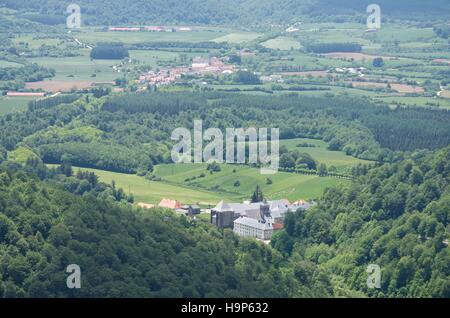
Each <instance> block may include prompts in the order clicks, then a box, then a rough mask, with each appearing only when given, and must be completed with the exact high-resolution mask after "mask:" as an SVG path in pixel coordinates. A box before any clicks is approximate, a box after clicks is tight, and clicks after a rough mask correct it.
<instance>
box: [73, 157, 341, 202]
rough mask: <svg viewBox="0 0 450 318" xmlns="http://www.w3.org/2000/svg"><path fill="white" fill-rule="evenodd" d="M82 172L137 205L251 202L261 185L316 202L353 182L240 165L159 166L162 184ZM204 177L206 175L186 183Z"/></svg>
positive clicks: (272, 192)
mask: <svg viewBox="0 0 450 318" xmlns="http://www.w3.org/2000/svg"><path fill="white" fill-rule="evenodd" d="M77 169H80V168H75V171H76V170H77ZM81 169H82V170H88V171H93V172H95V173H96V174H97V175H98V176H99V178H100V180H101V181H102V182H105V183H111V182H112V181H113V180H114V181H115V182H116V185H117V187H120V188H123V189H124V190H125V192H126V193H129V192H130V193H132V194H133V195H134V197H135V201H136V202H146V203H153V204H155V203H159V201H160V200H161V199H162V198H171V199H177V200H179V201H180V202H182V203H186V204H192V203H197V204H200V205H202V206H208V205H215V204H217V203H218V202H219V201H220V200H222V199H223V200H225V201H228V202H238V201H242V200H246V199H249V198H250V196H251V194H252V193H253V191H254V189H255V186H256V185H257V184H259V185H260V186H261V187H262V190H263V192H264V194H265V195H266V197H267V198H268V199H281V198H287V199H289V200H291V201H293V200H297V199H314V198H318V197H320V195H321V194H322V193H323V190H324V189H325V188H326V187H329V186H334V185H336V186H339V185H345V184H347V183H348V182H349V181H347V180H343V179H337V178H329V177H325V178H320V177H317V176H305V175H299V174H293V173H284V172H279V173H277V174H274V175H271V176H267V175H261V174H260V171H259V169H255V168H250V167H247V166H238V165H221V171H220V172H216V173H214V174H212V175H211V174H209V172H208V171H206V164H180V165H175V164H167V165H158V166H156V167H155V172H154V174H155V175H156V176H158V177H160V178H161V181H149V180H147V179H145V178H144V177H139V176H137V175H130V174H123V173H115V172H109V171H103V170H97V169H85V168H81ZM234 170H235V172H233V171H234ZM201 174H205V176H204V177H202V178H197V179H195V180H192V181H186V179H188V178H193V177H198V176H200V175H201ZM267 177H270V178H272V181H273V184H271V185H267V184H266V179H267ZM237 180H239V182H240V186H239V187H235V186H234V184H235V182H236V181H237Z"/></svg>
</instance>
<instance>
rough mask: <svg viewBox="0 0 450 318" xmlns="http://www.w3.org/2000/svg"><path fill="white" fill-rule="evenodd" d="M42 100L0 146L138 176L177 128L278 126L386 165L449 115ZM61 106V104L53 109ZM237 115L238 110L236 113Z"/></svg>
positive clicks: (438, 134) (351, 105) (279, 101)
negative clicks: (197, 125) (197, 124)
mask: <svg viewBox="0 0 450 318" xmlns="http://www.w3.org/2000/svg"><path fill="white" fill-rule="evenodd" d="M76 98H78V97H77V96H76V95H73V96H69V97H66V99H65V100H60V99H56V101H55V100H53V99H47V100H45V101H43V102H41V103H39V104H31V105H30V107H29V111H28V112H25V113H15V114H9V115H7V116H5V117H3V118H0V131H1V135H0V145H1V146H3V147H4V148H5V149H6V150H8V151H13V150H17V149H24V148H26V149H31V150H32V151H33V152H34V153H35V154H36V155H37V156H38V157H40V158H41V159H42V160H44V162H46V163H61V162H63V161H65V160H66V161H69V162H71V163H72V164H73V165H76V166H81V167H86V168H99V169H105V170H109V171H116V172H126V173H138V174H142V175H145V174H146V173H147V172H148V171H152V168H153V165H155V164H158V163H169V162H171V159H170V158H171V157H170V149H172V146H173V144H174V143H173V142H172V141H171V140H170V135H171V133H172V131H173V130H174V129H175V128H177V127H187V128H189V129H191V128H192V127H193V122H194V120H195V119H203V121H204V124H203V125H204V129H207V128H209V127H218V128H220V129H222V130H224V129H225V128H227V127H278V128H280V137H281V138H282V139H291V138H299V137H302V138H315V139H322V140H324V141H326V142H328V143H329V148H330V149H331V150H342V151H344V152H346V153H347V154H348V155H352V156H355V157H358V158H361V159H369V160H378V161H382V162H393V161H396V160H399V159H401V158H402V157H403V156H404V154H403V153H402V151H414V150H416V149H428V150H435V149H439V148H442V147H445V146H447V145H448V144H449V142H450V126H449V125H448V122H449V121H450V112H449V111H446V110H431V109H420V108H398V109H395V110H392V109H390V108H389V107H387V106H382V105H378V106H377V105H374V104H372V103H370V102H369V101H368V100H366V99H361V98H343V97H338V96H335V97H334V98H333V99H329V98H325V97H320V98H311V97H304V96H298V95H297V94H290V95H284V96H279V97H275V96H273V97H258V96H251V95H244V94H235V93H189V92H179V93H140V94H125V95H123V96H115V97H103V98H100V99H96V98H90V99H89V98H80V99H78V100H76V101H75V102H73V103H70V102H72V101H73V100H74V99H76ZM58 102H59V103H61V102H66V103H63V104H58ZM237 110H239V111H240V113H239V114H238V112H237Z"/></svg>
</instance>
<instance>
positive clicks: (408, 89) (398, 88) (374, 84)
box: [352, 82, 424, 94]
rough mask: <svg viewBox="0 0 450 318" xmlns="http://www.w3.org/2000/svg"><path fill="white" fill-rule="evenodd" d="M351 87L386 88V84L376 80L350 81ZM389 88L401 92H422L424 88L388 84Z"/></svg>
mask: <svg viewBox="0 0 450 318" xmlns="http://www.w3.org/2000/svg"><path fill="white" fill-rule="evenodd" d="M352 85H353V87H369V88H370V87H372V88H387V87H388V84H386V83H377V82H352ZM389 85H390V86H391V88H392V89H393V90H394V91H396V92H398V93H401V94H413V93H415V94H423V93H424V89H423V88H422V87H420V86H411V85H407V84H395V83H390V84H389Z"/></svg>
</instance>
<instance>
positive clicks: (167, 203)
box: [158, 199, 181, 210]
mask: <svg viewBox="0 0 450 318" xmlns="http://www.w3.org/2000/svg"><path fill="white" fill-rule="evenodd" d="M158 207H160V208H164V209H171V210H176V209H179V208H181V203H180V202H178V201H177V200H171V199H162V200H161V202H159V204H158Z"/></svg>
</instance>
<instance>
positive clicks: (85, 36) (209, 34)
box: [75, 30, 226, 44]
mask: <svg viewBox="0 0 450 318" xmlns="http://www.w3.org/2000/svg"><path fill="white" fill-rule="evenodd" d="M224 35H226V32H224V31H222V30H193V31H190V32H148V31H141V32H109V31H94V30H87V31H82V32H79V33H77V34H76V35H75V36H76V38H77V39H79V40H80V41H81V42H83V43H90V44H96V43H99V42H122V43H125V44H135V43H145V42H202V41H211V40H213V39H215V38H218V37H221V36H224Z"/></svg>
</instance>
